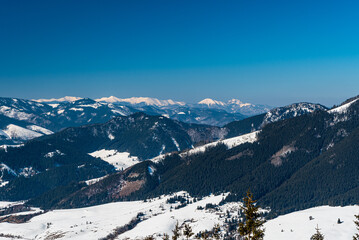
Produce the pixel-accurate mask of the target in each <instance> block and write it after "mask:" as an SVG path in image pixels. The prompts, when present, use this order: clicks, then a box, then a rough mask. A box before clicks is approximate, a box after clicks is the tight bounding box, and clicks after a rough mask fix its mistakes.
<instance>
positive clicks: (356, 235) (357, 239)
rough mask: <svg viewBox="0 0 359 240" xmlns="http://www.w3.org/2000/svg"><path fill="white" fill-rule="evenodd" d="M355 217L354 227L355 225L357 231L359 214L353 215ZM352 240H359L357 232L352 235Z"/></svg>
mask: <svg viewBox="0 0 359 240" xmlns="http://www.w3.org/2000/svg"><path fill="white" fill-rule="evenodd" d="M354 216H355V218H356V221H354V223H355V225H356V227H357V230H358V231H359V215H354ZM353 240H359V234H358V233H356V234H355V235H354V236H353Z"/></svg>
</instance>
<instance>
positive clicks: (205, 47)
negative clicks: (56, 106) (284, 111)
mask: <svg viewBox="0 0 359 240" xmlns="http://www.w3.org/2000/svg"><path fill="white" fill-rule="evenodd" d="M358 9H359V2H358V1H330V0H326V1H324V0H323V1H321V0H318V1H306V0H302V1H287V0H283V1H275V0H274V1H264V0H263V1H256V0H251V1H242V0H236V1H210V0H207V1H193V0H192V1H185V0H182V1H168V0H165V1H156V0H152V1H145V0H143V1H136V0H128V1H125V0H123V1H91V0H84V1H79V0H77V1H76V0H71V1H66V0H61V1H60V0H58V1H57V0H52V1H36V0H35V1H26V0H24V1H17V0H2V1H1V2H0V83H1V88H0V96H4V97H20V98H43V97H61V96H64V95H76V96H82V97H91V98H96V97H101V96H109V95H115V96H118V97H131V96H150V97H157V98H160V99H167V98H172V99H175V100H181V101H187V102H195V101H198V100H201V99H203V98H205V97H211V98H214V99H218V100H228V99H231V98H239V99H241V100H243V101H249V102H253V103H262V104H269V105H276V106H280V105H285V104H289V103H293V102H298V101H311V102H320V103H322V104H325V105H328V106H331V105H333V104H337V103H339V102H341V101H343V100H345V99H346V98H349V97H352V96H355V95H357V94H359V93H358V89H359V28H358V25H359V14H357V10H358Z"/></svg>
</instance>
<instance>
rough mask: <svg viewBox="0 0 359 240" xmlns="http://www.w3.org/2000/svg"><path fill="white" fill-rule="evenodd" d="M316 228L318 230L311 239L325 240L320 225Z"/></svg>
mask: <svg viewBox="0 0 359 240" xmlns="http://www.w3.org/2000/svg"><path fill="white" fill-rule="evenodd" d="M315 230H316V231H317V232H316V233H315V234H314V235H313V236H311V237H310V240H324V235H323V234H322V233H321V232H320V231H319V230H320V229H319V227H318V225H317V227H316V228H315Z"/></svg>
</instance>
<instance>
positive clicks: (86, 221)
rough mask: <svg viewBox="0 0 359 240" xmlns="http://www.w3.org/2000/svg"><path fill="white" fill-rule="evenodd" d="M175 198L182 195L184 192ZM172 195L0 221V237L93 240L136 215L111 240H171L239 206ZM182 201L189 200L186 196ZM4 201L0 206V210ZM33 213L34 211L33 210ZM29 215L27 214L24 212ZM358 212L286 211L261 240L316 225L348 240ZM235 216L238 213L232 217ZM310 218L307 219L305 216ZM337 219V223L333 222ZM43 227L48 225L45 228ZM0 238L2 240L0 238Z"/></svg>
mask: <svg viewBox="0 0 359 240" xmlns="http://www.w3.org/2000/svg"><path fill="white" fill-rule="evenodd" d="M175 195H181V196H184V195H186V196H188V194H187V193H186V192H179V193H176V194H175ZM172 196H174V195H168V196H162V197H161V198H155V199H151V200H148V201H146V202H144V201H133V202H117V203H108V204H103V205H98V206H94V207H87V208H79V209H65V210H54V211H49V212H47V213H45V214H42V215H39V216H36V217H34V218H32V219H31V220H30V221H29V222H27V223H22V224H10V223H0V233H2V234H11V235H17V236H21V237H22V239H48V238H49V236H53V235H54V234H57V235H59V236H62V238H61V239H69V238H71V239H86V240H87V239H99V238H102V237H105V236H107V235H108V234H109V233H112V232H113V230H114V229H115V228H117V227H120V226H124V225H126V224H127V223H129V222H130V221H131V220H132V219H133V218H135V217H136V216H137V214H138V213H143V214H144V220H143V221H142V222H140V223H139V224H138V225H137V226H135V227H134V228H133V229H132V230H129V231H127V232H125V233H123V234H121V235H119V236H118V238H117V239H126V238H127V239H128V238H129V239H143V238H144V237H146V236H149V235H152V236H154V237H155V239H162V238H161V236H162V234H163V233H167V234H169V235H170V236H171V234H172V229H173V228H174V226H175V224H176V222H177V221H178V222H179V224H180V225H182V224H183V223H184V222H185V223H188V224H189V225H190V226H191V227H192V229H193V232H195V233H198V232H199V231H204V230H211V229H212V227H213V226H214V225H215V224H217V223H218V224H220V225H221V226H222V225H223V223H224V220H225V217H224V216H225V215H226V212H227V210H228V211H229V212H230V213H231V214H233V215H232V216H236V214H237V213H238V210H239V207H240V203H227V204H225V205H223V206H220V207H219V209H218V211H215V210H212V209H207V210H205V209H202V210H200V209H198V207H199V206H201V207H205V206H206V204H207V203H211V204H218V203H219V202H220V201H221V200H222V198H223V197H224V196H222V195H218V196H213V195H212V196H208V197H205V198H203V199H202V200H199V201H197V202H195V203H189V204H188V205H187V206H185V207H183V208H179V209H176V206H178V205H179V203H174V204H170V203H167V199H169V198H170V197H172ZM188 199H190V200H193V198H191V197H189V198H188ZM9 204H11V203H10V202H0V207H3V206H7V205H9ZM34 210H35V211H39V209H34ZM28 213H29V212H28ZM358 213H359V206H347V207H328V206H322V207H316V208H311V209H307V210H303V211H298V212H294V213H290V214H287V215H283V216H279V217H278V218H275V219H272V220H269V221H268V222H267V223H265V237H264V240H288V239H290V240H302V239H310V236H311V235H312V234H314V233H315V227H316V226H317V225H318V226H319V228H320V229H321V232H322V233H323V234H324V235H325V239H326V240H341V239H342V240H347V239H352V236H353V235H354V233H355V232H356V229H355V225H354V223H353V220H354V214H358ZM237 216H238V215H237ZM310 216H312V217H313V220H310V219H309V217H310ZM338 218H340V220H341V222H342V223H341V224H338V223H337V220H338ZM48 223H49V224H50V225H49V227H47V225H48ZM0 239H5V238H1V237H0Z"/></svg>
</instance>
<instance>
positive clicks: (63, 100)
mask: <svg viewBox="0 0 359 240" xmlns="http://www.w3.org/2000/svg"><path fill="white" fill-rule="evenodd" d="M80 99H82V98H81V97H71V96H65V97H62V98H48V99H46V98H43V99H33V101H35V102H40V103H57V102H74V101H77V100H80Z"/></svg>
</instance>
